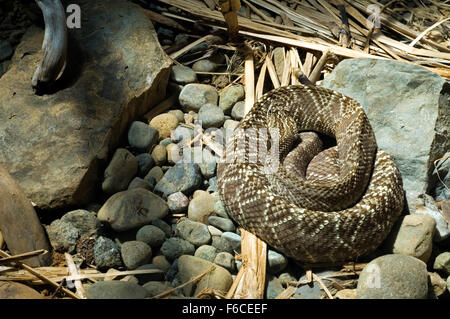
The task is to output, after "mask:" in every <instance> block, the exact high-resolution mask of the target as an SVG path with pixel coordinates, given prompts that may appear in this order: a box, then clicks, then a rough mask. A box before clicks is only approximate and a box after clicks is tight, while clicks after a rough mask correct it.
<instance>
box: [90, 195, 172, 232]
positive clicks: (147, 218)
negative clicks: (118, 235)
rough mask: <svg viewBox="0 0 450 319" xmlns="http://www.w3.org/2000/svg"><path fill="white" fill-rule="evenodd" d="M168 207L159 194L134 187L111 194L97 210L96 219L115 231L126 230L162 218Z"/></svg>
mask: <svg viewBox="0 0 450 319" xmlns="http://www.w3.org/2000/svg"><path fill="white" fill-rule="evenodd" d="M168 211H169V208H168V207H167V203H166V202H165V201H164V200H162V199H161V198H160V197H159V196H156V195H155V194H153V193H152V192H150V191H148V190H146V189H143V188H134V189H130V190H127V191H124V192H120V193H117V194H114V195H113V196H111V197H110V198H109V199H108V200H107V201H106V203H105V204H104V205H103V206H102V208H101V209H100V211H99V212H98V219H99V220H100V221H103V222H106V223H108V224H109V225H111V227H112V229H114V230H115V231H126V230H129V229H133V228H137V227H140V226H143V225H146V224H148V223H150V222H151V221H152V220H153V219H157V218H163V217H165V216H166V215H167V212H168Z"/></svg>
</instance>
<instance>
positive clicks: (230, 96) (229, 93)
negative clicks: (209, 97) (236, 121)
mask: <svg viewBox="0 0 450 319" xmlns="http://www.w3.org/2000/svg"><path fill="white" fill-rule="evenodd" d="M244 97H245V91H244V86H243V85H241V84H235V85H231V86H229V87H228V88H226V89H225V90H223V91H222V92H221V93H220V97H219V107H220V108H221V109H222V110H223V113H225V114H230V112H231V109H232V108H233V106H234V104H235V103H236V102H238V101H241V100H243V99H244Z"/></svg>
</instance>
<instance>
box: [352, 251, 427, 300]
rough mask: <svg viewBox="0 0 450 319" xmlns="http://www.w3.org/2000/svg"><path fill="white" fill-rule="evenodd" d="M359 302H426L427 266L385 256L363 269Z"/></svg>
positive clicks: (411, 259)
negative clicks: (411, 300)
mask: <svg viewBox="0 0 450 319" xmlns="http://www.w3.org/2000/svg"><path fill="white" fill-rule="evenodd" d="M356 296H357V298H358V299H392V298H394V299H426V298H427V296H428V272H427V266H426V264H425V263H424V262H423V261H421V260H419V259H417V258H414V257H411V256H406V255H384V256H381V257H378V258H376V259H374V260H372V261H371V262H370V263H368V264H367V266H366V267H364V269H363V271H362V272H361V274H360V276H359V279H358V286H357V290H356Z"/></svg>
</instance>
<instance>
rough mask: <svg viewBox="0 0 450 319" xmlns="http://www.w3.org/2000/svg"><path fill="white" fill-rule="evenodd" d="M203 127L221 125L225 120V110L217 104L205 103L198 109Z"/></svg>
mask: <svg viewBox="0 0 450 319" xmlns="http://www.w3.org/2000/svg"><path fill="white" fill-rule="evenodd" d="M198 120H199V121H201V125H202V127H203V128H205V129H206V128H210V127H221V126H222V125H223V123H224V121H225V117H224V114H223V110H222V109H221V108H220V107H218V106H217V105H215V104H205V105H203V106H202V107H201V108H200V110H199V111H198Z"/></svg>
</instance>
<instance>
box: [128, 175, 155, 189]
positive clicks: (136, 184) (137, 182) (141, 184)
mask: <svg viewBox="0 0 450 319" xmlns="http://www.w3.org/2000/svg"><path fill="white" fill-rule="evenodd" d="M133 188H143V189H146V190H148V191H152V190H153V188H154V186H153V185H152V184H150V183H149V182H148V181H146V180H145V179H142V178H140V177H135V178H133V180H132V181H131V183H130V185H128V189H129V190H130V189H133Z"/></svg>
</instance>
